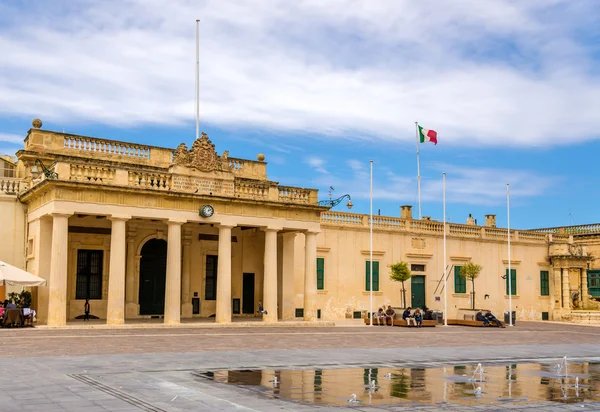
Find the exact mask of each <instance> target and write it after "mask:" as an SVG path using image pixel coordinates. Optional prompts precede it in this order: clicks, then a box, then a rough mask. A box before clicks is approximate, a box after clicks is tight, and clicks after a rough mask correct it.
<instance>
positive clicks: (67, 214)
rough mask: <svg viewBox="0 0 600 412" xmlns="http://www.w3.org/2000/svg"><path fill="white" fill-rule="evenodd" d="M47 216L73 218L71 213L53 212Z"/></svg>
mask: <svg viewBox="0 0 600 412" xmlns="http://www.w3.org/2000/svg"><path fill="white" fill-rule="evenodd" d="M49 216H52V217H66V218H69V217H71V216H73V213H61V212H53V213H50V214H49Z"/></svg>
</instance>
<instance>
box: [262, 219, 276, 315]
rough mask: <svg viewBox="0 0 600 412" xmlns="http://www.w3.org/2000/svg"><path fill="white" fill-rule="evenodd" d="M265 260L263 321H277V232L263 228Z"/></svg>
mask: <svg viewBox="0 0 600 412" xmlns="http://www.w3.org/2000/svg"><path fill="white" fill-rule="evenodd" d="M263 230H264V232H265V260H264V278H263V307H264V308H265V310H266V311H267V314H266V315H263V322H277V232H278V229H272V228H265V229H263Z"/></svg>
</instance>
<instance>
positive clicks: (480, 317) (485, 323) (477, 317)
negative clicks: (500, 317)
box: [475, 311, 490, 326]
mask: <svg viewBox="0 0 600 412" xmlns="http://www.w3.org/2000/svg"><path fill="white" fill-rule="evenodd" d="M475 320H478V321H480V322H483V326H490V321H489V320H487V319H486V318H485V316H483V313H481V311H479V312H477V315H475Z"/></svg>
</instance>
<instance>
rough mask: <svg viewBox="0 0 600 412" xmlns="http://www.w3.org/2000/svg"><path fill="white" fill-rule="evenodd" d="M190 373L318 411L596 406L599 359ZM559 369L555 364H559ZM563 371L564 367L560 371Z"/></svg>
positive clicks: (599, 400)
mask: <svg viewBox="0 0 600 412" xmlns="http://www.w3.org/2000/svg"><path fill="white" fill-rule="evenodd" d="M566 362H567V363H568V364H567V363H565V360H564V359H557V360H556V361H555V362H553V361H548V363H518V364H479V365H478V364H477V363H474V364H465V365H450V366H441V367H419V368H414V367H365V368H348V369H303V370H298V369H296V370H213V371H202V372H194V375H196V376H198V377H201V378H202V379H210V380H212V381H214V382H215V383H219V384H227V385H237V386H239V387H242V388H245V389H247V390H252V391H255V392H258V393H260V394H261V395H262V396H266V397H271V398H278V399H283V400H288V401H291V402H298V403H303V404H313V405H321V406H361V405H362V406H365V405H374V406H380V407H381V406H385V405H390V406H392V405H394V406H398V405H405V406H408V405H410V404H444V403H449V404H458V405H470V406H475V405H490V404H496V405H499V404H506V403H515V404H528V403H537V402H542V401H554V402H563V403H580V402H585V403H590V402H594V403H599V404H598V406H600V361H599V360H594V361H587V362H582V361H577V362H575V361H573V362H571V361H566ZM561 365H562V366H561ZM565 366H566V367H565Z"/></svg>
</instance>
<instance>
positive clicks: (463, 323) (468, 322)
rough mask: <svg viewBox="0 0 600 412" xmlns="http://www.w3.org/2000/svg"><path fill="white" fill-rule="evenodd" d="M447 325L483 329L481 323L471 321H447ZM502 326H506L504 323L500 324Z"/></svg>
mask: <svg viewBox="0 0 600 412" xmlns="http://www.w3.org/2000/svg"><path fill="white" fill-rule="evenodd" d="M501 322H502V321H501ZM448 325H456V326H479V327H483V321H480V320H471V319H448ZM502 326H506V324H505V323H504V322H502ZM489 327H494V328H495V327H496V325H489Z"/></svg>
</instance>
